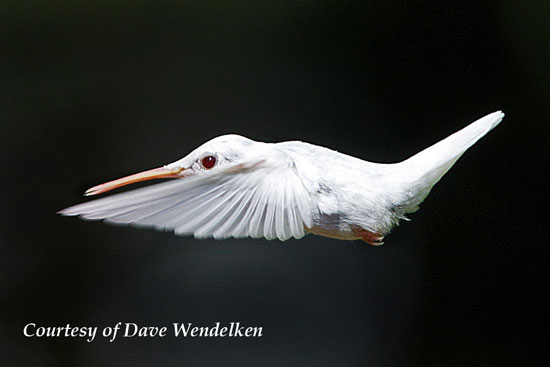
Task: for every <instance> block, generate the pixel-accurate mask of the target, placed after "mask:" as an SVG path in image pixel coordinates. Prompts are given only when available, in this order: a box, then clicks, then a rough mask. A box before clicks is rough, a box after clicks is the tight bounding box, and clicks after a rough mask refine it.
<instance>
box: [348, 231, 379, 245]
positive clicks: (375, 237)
mask: <svg viewBox="0 0 550 367" xmlns="http://www.w3.org/2000/svg"><path fill="white" fill-rule="evenodd" d="M353 235H354V236H357V237H359V238H361V239H362V240H363V241H364V242H366V243H368V244H369V245H373V246H381V245H383V244H384V242H382V240H383V239H384V236H382V235H381V234H378V233H374V232H371V231H367V230H366V229H363V228H361V227H356V228H354V229H353Z"/></svg>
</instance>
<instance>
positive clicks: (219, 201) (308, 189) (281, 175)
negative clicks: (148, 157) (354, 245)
mask: <svg viewBox="0 0 550 367" xmlns="http://www.w3.org/2000/svg"><path fill="white" fill-rule="evenodd" d="M503 117H504V114H503V113H502V112H501V111H497V112H494V113H491V114H489V115H487V116H485V117H483V118H481V119H479V120H477V121H475V122H473V123H472V124H470V125H468V126H467V127H465V128H463V129H462V130H460V131H458V132H456V133H454V134H452V135H451V136H449V137H447V138H446V139H444V140H442V141H440V142H439V143H437V144H435V145H433V146H431V147H429V148H427V149H425V150H423V151H421V152H420V153H418V154H416V155H414V156H412V157H411V158H409V159H407V160H404V161H403V162H400V163H394V164H379V163H371V162H367V161H363V160H361V159H358V158H355V157H351V156H349V155H346V154H342V153H339V152H336V151H333V150H330V149H327V148H323V147H320V146H316V145H313V144H308V143H304V142H301V141H289V142H282V143H262V142H257V141H254V140H251V139H248V138H245V137H242V136H239V135H223V136H219V137H217V138H214V139H212V140H210V141H208V142H206V143H204V144H203V145H201V146H200V147H198V148H197V149H195V150H194V151H192V152H191V153H189V154H188V155H187V156H185V157H184V158H182V159H180V160H178V161H176V162H174V163H170V164H167V165H165V166H163V167H161V168H156V169H152V170H149V171H145V172H141V173H137V174H134V175H131V176H127V177H124V178H121V179H118V180H114V181H110V182H107V183H104V184H101V185H98V186H94V187H92V188H91V189H89V190H87V191H86V195H96V194H100V193H103V192H106V191H109V190H112V189H114V188H117V187H120V186H124V185H127V184H130V183H134V182H138V181H144V180H150V179H154V178H169V177H171V178H177V179H176V180H172V181H169V182H163V183H160V184H157V185H153V186H148V187H144V188H140V189H137V190H133V191H128V192H124V193H120V194H116V195H112V196H109V197H106V198H102V199H98V200H94V201H90V202H87V203H83V204H79V205H75V206H72V207H70V208H67V209H64V210H62V211H60V212H59V213H60V214H62V215H70V216H76V215H78V216H81V217H82V218H84V219H90V220H99V219H104V220H105V221H106V222H109V223H122V224H132V225H137V226H143V227H153V228H155V229H157V230H168V231H174V232H175V234H176V235H191V234H192V235H194V236H195V238H208V237H213V238H216V239H224V238H229V237H234V238H243V237H252V238H266V239H268V240H271V239H275V238H278V239H279V240H281V241H285V240H287V239H289V238H291V237H294V238H301V237H303V236H304V235H306V234H308V233H314V234H318V235H321V236H326V237H331V238H336V239H340V240H356V239H361V240H363V241H365V242H367V243H369V244H372V245H380V244H382V239H383V238H384V236H385V235H387V234H388V233H389V232H390V231H391V230H392V228H393V227H395V226H396V225H397V224H398V223H399V221H400V220H401V219H406V215H407V214H409V213H413V212H415V211H417V210H418V205H419V204H420V203H422V201H423V200H424V199H425V198H426V196H428V194H429V193H430V190H431V189H432V187H433V186H434V185H435V184H436V183H437V182H438V181H439V179H440V178H441V177H442V176H443V175H444V174H445V173H446V172H447V171H448V170H449V168H451V166H452V165H453V164H454V163H455V162H456V161H457V160H458V158H460V156H461V155H462V154H463V153H464V152H465V151H466V150H467V149H468V148H469V147H470V146H472V145H473V144H474V143H475V142H476V141H478V140H479V139H480V138H481V137H483V136H484V135H485V134H487V132H489V131H490V130H491V129H493V128H494V127H495V126H496V125H498V123H499V122H500V121H501V120H502V118H503Z"/></svg>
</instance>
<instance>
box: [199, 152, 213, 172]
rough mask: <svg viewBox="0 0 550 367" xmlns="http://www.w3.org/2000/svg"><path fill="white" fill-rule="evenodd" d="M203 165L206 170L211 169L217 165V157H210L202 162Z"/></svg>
mask: <svg viewBox="0 0 550 367" xmlns="http://www.w3.org/2000/svg"><path fill="white" fill-rule="evenodd" d="M201 164H202V166H203V167H204V168H206V169H210V168H212V167H214V165H215V164H216V157H214V156H212V155H209V156H206V157H204V158H203V159H202V160H201Z"/></svg>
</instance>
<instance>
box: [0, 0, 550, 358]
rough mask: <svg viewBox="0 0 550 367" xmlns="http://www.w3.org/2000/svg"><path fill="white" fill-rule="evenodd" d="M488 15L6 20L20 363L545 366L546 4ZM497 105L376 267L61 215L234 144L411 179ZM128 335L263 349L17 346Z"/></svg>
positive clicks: (288, 8)
mask: <svg viewBox="0 0 550 367" xmlns="http://www.w3.org/2000/svg"><path fill="white" fill-rule="evenodd" d="M442 3H443V2H442ZM478 3H480V2H478V1H464V0H462V1H447V2H444V4H445V5H437V4H436V3H435V2H426V3H424V2H415V1H413V2H403V1H387V0H386V1H377V2H373V1H368V2H360V3H350V2H313V1H311V2H282V1H271V2H256V1H244V2H233V1H232V2H229V1H221V0H220V1H214V2H209V3H207V4H206V3H203V2H184V1H181V2H177V1H160V2H159V1H157V2H145V1H122V2H117V3H116V4H107V2H96V1H79V2H77V4H76V5H75V4H71V3H70V2H67V1H40V2H39V1H36V2H30V1H18V2H2V4H0V47H1V48H0V124H1V127H2V129H1V136H0V162H1V167H0V179H1V182H2V184H1V185H2V186H1V187H2V193H1V195H0V202H1V206H2V207H1V209H2V210H1V214H0V215H1V218H0V241H1V255H0V261H1V263H0V266H1V272H2V273H1V277H0V292H1V293H0V294H1V300H0V307H1V308H0V311H1V319H0V323H1V325H2V326H1V328H0V345H1V348H0V350H1V352H0V353H1V354H2V355H1V360H2V365H4V366H6V365H18V366H23V365H25V366H30V365H37V366H39V365H40V366H42V365H43V366H81V365H82V366H85V365H87V366H102V365H133V366H137V365H148V366H151V365H185V366H207V365H212V366H214V365H224V366H367V365H368V366H406V365H411V366H413V365H414V366H518V365H521V366H530V365H537V364H538V363H542V361H543V359H542V354H543V351H544V350H543V349H545V348H546V347H547V344H548V335H544V334H543V331H544V329H545V327H546V326H547V325H544V323H545V322H547V321H548V312H547V310H548V309H547V308H544V307H543V305H542V299H543V296H544V293H545V292H546V290H547V287H548V285H547V284H548V277H547V273H546V268H547V267H548V257H547V253H546V248H547V246H548V243H547V240H548V232H547V227H548V217H547V214H546V216H544V215H542V212H543V210H544V211H547V210H548V203H547V199H548V188H547V183H546V181H545V180H544V178H543V177H544V173H545V171H547V169H548V166H549V163H550V162H549V159H548V155H547V153H548V146H547V144H548V142H549V136H548V133H549V123H548V118H549V111H548V109H547V105H548V102H549V97H548V96H549V91H550V47H549V45H550V34H549V33H550V26H549V21H548V19H550V17H549V11H548V10H549V9H548V7H549V5H548V2H547V1H544V0H540V1H527V2H521V1H495V2H482V3H483V5H480V4H478ZM498 109H502V110H504V111H505V112H506V118H505V120H504V121H503V123H502V124H501V125H500V126H499V127H498V128H496V129H495V130H494V131H492V132H491V133H490V134H489V135H488V136H486V137H485V138H484V139H483V140H481V141H480V142H479V143H478V144H476V145H475V146H474V147H472V148H471V150H470V151H468V152H467V153H466V154H465V155H464V156H463V158H462V159H461V160H460V161H458V163H457V164H456V165H455V167H454V168H453V169H452V170H451V171H450V172H449V173H448V174H447V175H446V176H445V177H444V178H443V179H442V181H441V182H440V183H439V184H438V185H437V186H436V187H435V189H434V190H433V192H432V194H431V195H430V196H429V197H428V198H427V199H426V201H425V202H424V204H423V205H422V207H421V210H420V211H419V212H418V213H416V214H414V215H412V222H405V223H402V225H401V227H399V228H397V229H396V230H395V231H394V233H392V235H390V236H389V237H388V238H387V239H386V244H385V245H384V246H382V247H379V248H375V247H371V246H368V245H366V244H364V243H362V242H358V241H356V242H342V241H336V240H332V239H328V238H324V237H317V236H307V237H306V238H304V239H302V240H300V241H295V240H291V241H288V242H286V243H280V242H276V241H273V242H268V241H264V240H226V241H214V240H202V241H199V240H195V239H193V238H179V237H175V236H173V235H171V234H168V233H158V232H154V231H147V230H137V229H132V228H125V227H113V226H108V225H104V224H102V223H97V222H93V223H92V222H84V221H80V220H77V219H74V218H65V217H60V216H58V215H56V211H57V210H59V209H62V208H64V207H66V206H69V205H72V204H76V203H79V202H81V201H83V200H85V199H84V198H83V197H82V193H83V191H84V190H85V189H86V188H88V187H90V186H93V185H95V184H98V183H101V182H104V181H107V180H109V179H113V178H118V177H121V176H124V175H126V174H130V173H134V172H137V171H141V170H144V169H148V168H152V167H156V166H159V165H162V164H165V163H169V162H172V161H174V160H176V159H179V158H180V157H182V156H184V155H186V154H187V153H188V152H189V151H191V150H192V149H193V148H195V147H196V146H198V145H199V144H201V143H203V142H204V141H206V140H208V139H211V138H213V137H215V136H218V135H221V134H224V133H237V134H242V135H245V136H248V137H250V138H253V139H255V140H261V141H269V142H274V141H281V140H290V139H292V140H303V141H308V142H311V143H315V144H319V145H323V146H327V147H331V148H333V149H337V150H339V151H342V152H345V153H349V154H351V155H355V156H358V157H360V158H363V159H368V160H371V161H376V162H396V161H400V160H402V159H405V158H407V157H408V156H410V155H412V154H414V153H416V152H417V151H420V150H421V149H423V148H425V147H427V146H429V145H431V144H433V143H435V142H436V141H438V140H439V139H441V138H443V137H445V136H447V135H448V134H450V133H451V132H454V131H456V130H458V129H459V128H462V127H463V126H465V125H466V124H468V123H470V122H471V121H473V120H475V119H477V118H479V117H481V116H483V115H485V114H486V113H489V112H493V111H495V110H498ZM119 321H122V322H135V323H138V324H140V325H152V326H163V325H169V324H170V323H172V322H193V323H195V324H198V325H212V324H213V323H214V322H216V321H221V322H230V321H240V322H241V323H243V324H246V325H259V326H263V328H264V334H265V336H264V337H263V338H261V339H221V338H218V339H215V338H213V339H198V338H197V339H175V338H172V337H166V338H164V339H153V340H142V339H136V338H133V339H126V340H122V339H118V340H116V341H115V342H113V343H109V342H108V341H106V340H104V339H103V338H100V337H98V338H97V339H96V340H95V341H94V342H93V343H86V342H85V341H84V340H81V339H65V338H59V339H51V338H50V339H47V338H42V339H37V338H33V339H27V338H25V337H24V336H23V333H22V329H23V327H24V325H25V324H27V323H29V322H35V323H37V324H38V325H41V326H63V325H65V324H66V323H71V324H72V325H80V326H99V327H100V328H102V327H105V326H112V325H114V324H115V323H116V322H119ZM6 362H7V363H6Z"/></svg>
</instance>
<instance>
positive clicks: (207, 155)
mask: <svg viewBox="0 0 550 367" xmlns="http://www.w3.org/2000/svg"><path fill="white" fill-rule="evenodd" d="M260 144H262V143H258V142H256V141H254V140H250V139H248V138H245V137H243V136H240V135H222V136H218V137H217V138H214V139H212V140H209V141H207V142H206V143H204V144H202V145H201V146H199V147H198V148H196V149H195V150H193V151H192V152H191V153H189V154H188V155H186V156H185V157H183V158H182V159H180V160H177V161H175V162H173V163H170V164H167V165H165V166H162V167H159V168H154V169H151V170H148V171H144V172H140V173H136V174H133V175H130V176H126V177H123V178H119V179H118V180H114V181H109V182H106V183H104V184H101V185H97V186H94V187H92V188H90V189H88V190H87V191H86V193H85V195H87V196H89V195H97V194H101V193H104V192H107V191H110V190H113V189H116V188H118V187H122V186H126V185H129V184H131V183H135V182H140V181H146V180H152V179H155V178H184V177H189V176H194V175H197V174H202V173H206V172H207V171H210V170H213V169H216V168H218V167H222V166H224V165H228V164H231V163H238V162H240V161H244V160H245V159H246V158H247V157H249V156H250V155H251V154H254V153H253V152H254V151H255V150H256V148H258V145H260Z"/></svg>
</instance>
